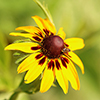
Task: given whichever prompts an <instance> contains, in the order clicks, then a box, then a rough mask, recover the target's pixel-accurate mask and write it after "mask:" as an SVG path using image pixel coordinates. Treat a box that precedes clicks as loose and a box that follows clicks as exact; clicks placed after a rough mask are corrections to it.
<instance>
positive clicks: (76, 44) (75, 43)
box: [64, 38, 85, 51]
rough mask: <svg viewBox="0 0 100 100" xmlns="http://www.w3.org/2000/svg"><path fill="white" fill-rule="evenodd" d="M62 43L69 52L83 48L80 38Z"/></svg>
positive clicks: (82, 41) (69, 39)
mask: <svg viewBox="0 0 100 100" xmlns="http://www.w3.org/2000/svg"><path fill="white" fill-rule="evenodd" d="M64 42H65V43H66V44H68V45H69V47H68V48H69V49H70V50H71V51H74V50H78V49H82V48H83V47H84V46H85V44H84V40H83V39H82V38H68V39H66V40H65V41H64Z"/></svg>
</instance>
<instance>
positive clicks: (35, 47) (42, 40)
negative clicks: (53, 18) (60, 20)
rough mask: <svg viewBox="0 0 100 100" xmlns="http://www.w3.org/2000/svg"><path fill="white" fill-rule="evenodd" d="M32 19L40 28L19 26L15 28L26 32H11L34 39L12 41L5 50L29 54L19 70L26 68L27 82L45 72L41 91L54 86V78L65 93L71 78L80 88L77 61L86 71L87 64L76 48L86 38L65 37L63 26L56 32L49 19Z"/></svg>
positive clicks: (35, 17) (81, 45)
mask: <svg viewBox="0 0 100 100" xmlns="http://www.w3.org/2000/svg"><path fill="white" fill-rule="evenodd" d="M32 18H33V19H34V20H35V22H36V23H37V25H38V27H34V26H23V27H18V28H16V30H23V31H26V33H18V32H17V33H14V32H13V33H10V35H12V36H23V37H25V38H30V39H31V41H30V42H23V43H13V44H10V45H8V46H7V47H6V48H5V50H20V51H22V52H25V53H30V55H29V56H28V57H27V58H26V59H25V60H24V61H23V62H22V63H21V64H20V65H19V66H18V70H17V71H18V73H22V72H25V71H27V73H26V75H25V78H24V80H25V83H27V84H28V83H30V82H32V81H34V80H35V79H36V78H37V77H38V76H39V75H40V74H41V73H42V72H43V75H42V80H41V85H40V92H42V93H43V92H46V91H47V90H48V89H49V88H50V87H51V86H52V84H53V82H54V80H55V78H56V79H57V81H58V83H59V85H60V86H61V88H62V89H63V91H64V93H65V94H66V93H67V92H68V81H69V82H70V83H71V86H72V87H73V89H75V90H79V89H80V82H79V77H78V74H77V71H76V68H75V65H74V63H76V64H77V65H78V66H79V67H80V69H81V70H82V73H83V74H84V66H83V63H82V61H81V60H80V58H79V57H78V56H77V55H76V54H75V53H74V52H73V51H74V50H78V49H82V48H83V47H84V41H83V39H81V38H68V39H65V33H64V31H63V28H60V29H59V31H58V33H57V34H56V29H55V27H54V25H53V24H52V23H51V22H50V21H49V20H47V19H42V18H40V17H39V16H33V17H32ZM73 62H74V63H73Z"/></svg>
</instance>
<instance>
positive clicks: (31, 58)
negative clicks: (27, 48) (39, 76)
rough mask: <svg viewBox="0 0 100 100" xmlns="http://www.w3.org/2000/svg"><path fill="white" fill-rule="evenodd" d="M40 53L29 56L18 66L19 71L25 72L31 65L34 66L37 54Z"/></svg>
mask: <svg viewBox="0 0 100 100" xmlns="http://www.w3.org/2000/svg"><path fill="white" fill-rule="evenodd" d="M38 54H39V53H34V54H31V55H30V56H28V57H27V58H26V59H25V60H24V61H23V62H22V63H21V64H20V65H19V66H18V68H17V71H18V73H22V72H25V71H27V70H29V68H30V67H31V66H34V63H35V61H36V59H35V56H36V55H38Z"/></svg>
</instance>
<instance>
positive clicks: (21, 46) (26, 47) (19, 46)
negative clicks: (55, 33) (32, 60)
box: [5, 42, 40, 53]
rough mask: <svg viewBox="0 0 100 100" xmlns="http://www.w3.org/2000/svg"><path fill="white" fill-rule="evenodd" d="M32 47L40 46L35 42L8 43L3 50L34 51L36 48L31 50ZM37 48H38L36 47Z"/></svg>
mask: <svg viewBox="0 0 100 100" xmlns="http://www.w3.org/2000/svg"><path fill="white" fill-rule="evenodd" d="M33 47H40V46H39V45H38V44H37V43H31V42H27V43H13V44H10V45H8V46H7V47H6V48H5V50H20V51H23V52H26V53H34V52H36V51H37V50H33V49H32V48H33ZM38 50H39V49H38Z"/></svg>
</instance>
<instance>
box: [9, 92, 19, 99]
mask: <svg viewBox="0 0 100 100" xmlns="http://www.w3.org/2000/svg"><path fill="white" fill-rule="evenodd" d="M19 93H20V92H14V93H13V94H12V95H11V97H10V98H9V100H16V99H17V97H18V95H19Z"/></svg>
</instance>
